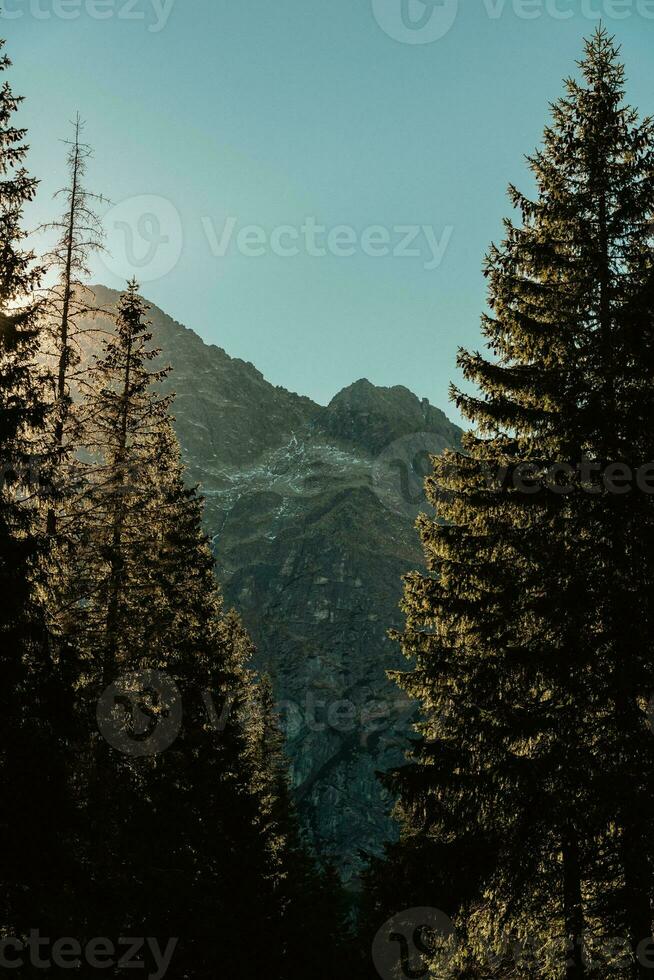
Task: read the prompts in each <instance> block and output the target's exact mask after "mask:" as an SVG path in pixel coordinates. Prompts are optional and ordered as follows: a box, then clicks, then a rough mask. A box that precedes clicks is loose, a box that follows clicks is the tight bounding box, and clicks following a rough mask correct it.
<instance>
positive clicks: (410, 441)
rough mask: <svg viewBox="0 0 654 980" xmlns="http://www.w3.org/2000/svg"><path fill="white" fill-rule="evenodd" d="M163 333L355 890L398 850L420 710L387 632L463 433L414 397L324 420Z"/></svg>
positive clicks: (378, 399) (195, 464)
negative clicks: (382, 776)
mask: <svg viewBox="0 0 654 980" xmlns="http://www.w3.org/2000/svg"><path fill="white" fill-rule="evenodd" d="M94 290H95V293H96V297H97V302H98V303H99V304H100V305H102V306H105V307H111V306H113V305H114V304H115V302H116V299H117V294H116V293H114V292H113V291H111V290H108V289H106V288H104V287H94ZM150 319H151V320H152V324H153V326H152V329H153V333H154V338H155V341H156V343H157V345H158V346H159V347H161V349H162V361H163V362H164V363H170V364H172V366H173V368H174V371H173V374H172V375H171V377H170V379H169V380H168V382H167V384H168V386H169V387H170V389H171V390H174V391H175V392H176V399H175V404H174V409H173V411H174V414H175V416H176V428H177V433H178V436H179V439H180V442H181V444H182V449H183V454H184V459H185V462H186V464H187V466H188V469H189V473H190V477H191V479H192V480H193V481H196V482H198V483H200V484H201V487H202V491H203V493H204V495H205V497H206V500H207V510H206V520H207V528H208V531H209V534H210V536H211V539H212V544H213V549H214V553H215V556H216V561H217V574H218V577H219V579H220V581H221V583H222V586H223V590H224V593H225V597H226V600H227V602H228V604H230V605H233V606H235V607H236V609H237V610H238V611H239V613H240V614H241V616H242V617H243V620H244V622H245V624H246V626H247V628H248V630H249V631H250V633H251V635H252V637H253V639H254V641H255V643H256V645H257V649H258V654H257V664H256V666H257V667H258V668H259V669H260V670H261V671H262V672H266V673H268V674H269V675H270V677H271V678H272V681H273V684H274V687H275V691H276V696H277V698H278V700H279V702H280V717H281V719H282V723H283V727H284V728H285V731H286V735H287V740H288V755H289V759H290V762H291V770H292V780H293V786H294V789H295V793H296V797H297V801H298V806H299V809H300V812H301V814H302V816H303V818H304V820H305V822H306V825H307V827H308V828H309V830H310V833H311V836H312V838H313V840H314V842H315V845H316V847H317V849H318V850H319V851H320V852H321V853H323V854H325V855H328V856H329V857H330V858H331V859H332V860H333V861H334V862H335V863H336V865H337V866H338V867H339V868H340V870H341V872H342V874H343V876H344V878H345V880H346V881H348V880H353V879H356V875H357V873H358V871H359V869H360V867H361V854H362V853H377V852H379V850H380V848H381V846H382V844H383V842H384V841H385V840H387V839H388V838H389V837H391V836H392V835H393V832H394V828H393V824H392V822H391V820H390V815H389V811H390V806H391V802H392V801H390V800H388V799H387V798H386V797H385V794H384V792H383V790H382V788H381V786H380V784H379V781H378V779H377V778H376V772H377V771H380V770H384V769H387V768H389V767H390V766H392V765H395V764H398V763H400V762H401V761H402V759H403V754H404V751H405V749H406V745H407V738H408V736H409V734H410V720H411V716H412V707H411V705H410V704H407V703H406V702H405V701H404V700H403V699H402V697H401V696H400V694H399V692H398V690H397V689H396V687H395V686H394V685H393V684H392V683H391V682H390V681H389V680H387V678H386V676H385V671H387V670H389V669H394V668H398V667H399V668H400V669H402V668H403V665H404V664H405V662H404V661H403V659H402V657H401V655H400V654H399V651H398V649H397V647H396V645H395V644H394V643H392V642H391V641H390V640H389V639H388V637H387V630H388V629H389V628H391V627H393V626H398V625H400V622H401V614H400V612H399V609H398V602H399V598H400V594H401V588H402V585H401V578H402V575H403V574H404V573H405V572H406V571H407V570H409V569H411V568H416V567H418V566H419V565H420V564H421V562H422V555H421V550H420V546H419V542H418V538H417V534H416V532H415V529H414V528H413V522H414V518H415V516H416V514H417V513H418V511H419V510H420V509H421V508H422V507H423V506H424V498H423V497H422V493H421V481H422V475H423V474H424V472H425V471H426V463H427V461H428V455H429V454H430V453H431V454H435V453H438V452H440V451H442V450H443V449H444V448H446V447H451V446H456V445H458V443H459V439H460V430H459V429H458V428H457V427H456V426H455V425H453V424H452V423H451V422H449V421H448V419H447V418H446V417H445V415H444V414H443V413H442V412H441V411H439V410H438V409H436V408H434V407H433V406H432V405H430V404H429V403H428V402H427V401H426V400H423V401H420V400H419V399H418V398H416V396H415V395H413V394H412V393H411V392H410V391H409V390H408V389H406V388H402V387H395V388H378V387H375V386H374V385H372V384H370V382H368V381H365V380H362V381H357V382H356V383H355V384H353V385H351V386H350V387H349V388H346V389H344V390H343V391H341V392H340V393H339V394H338V395H336V397H335V398H334V399H333V400H332V402H331V403H330V404H329V405H328V406H327V407H326V408H325V407H321V406H319V405H317V404H315V403H314V402H312V401H311V400H310V399H308V398H303V397H300V396H298V395H295V394H292V393H290V392H288V391H286V390H285V389H283V388H279V387H275V386H273V385H271V384H269V383H268V382H267V381H266V380H265V379H264V378H263V376H262V375H261V374H260V372H259V371H257V370H256V368H255V367H254V366H253V365H252V364H249V363H246V362H244V361H241V360H237V359H234V358H231V357H229V356H228V355H227V354H226V353H225V352H224V351H223V350H221V349H220V348H218V347H215V346H208V345H206V344H205V343H204V342H203V341H202V340H201V338H200V337H198V336H197V334H195V333H193V331H191V330H189V329H187V328H185V327H183V326H181V325H180V324H179V323H176V322H175V321H173V320H171V319H170V318H169V317H167V316H166V315H165V314H164V313H162V312H161V311H160V310H158V309H156V308H153V309H152V310H151V312H150Z"/></svg>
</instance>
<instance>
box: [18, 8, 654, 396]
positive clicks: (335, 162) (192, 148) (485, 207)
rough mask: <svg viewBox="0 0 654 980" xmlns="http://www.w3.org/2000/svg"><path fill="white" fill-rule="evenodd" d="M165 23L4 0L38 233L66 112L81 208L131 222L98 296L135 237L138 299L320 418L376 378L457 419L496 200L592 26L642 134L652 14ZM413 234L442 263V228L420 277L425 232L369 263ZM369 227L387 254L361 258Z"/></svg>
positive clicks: (207, 12)
mask: <svg viewBox="0 0 654 980" xmlns="http://www.w3.org/2000/svg"><path fill="white" fill-rule="evenodd" d="M162 2H163V7H164V8H166V7H167V5H168V4H170V2H171V0H130V2H129V5H127V0H5V3H4V4H3V6H4V7H5V10H6V11H7V13H9V14H10V16H11V19H7V20H5V22H4V23H0V32H1V33H2V35H4V36H5V37H6V38H7V42H8V45H7V50H8V53H9V54H10V56H11V57H12V59H13V61H14V68H13V69H12V72H11V80H12V84H13V86H14V89H15V90H16V91H17V92H19V93H22V94H24V95H25V96H26V97H27V101H26V103H25V105H24V107H23V108H22V110H21V122H22V123H23V124H24V125H26V126H28V127H29V130H30V143H31V147H32V150H31V154H30V158H29V166H30V168H31V170H32V171H33V173H34V174H35V175H36V176H38V177H40V178H41V179H42V186H41V192H40V196H39V201H38V204H37V206H36V207H35V208H33V209H31V210H30V214H29V219H30V222H34V223H36V222H37V221H40V220H44V219H46V218H48V217H50V216H51V215H52V214H53V203H52V201H51V195H52V192H53V191H54V190H55V188H56V187H57V186H58V185H59V184H60V183H61V180H62V175H63V162H64V159H63V156H64V150H63V147H62V146H61V145H60V144H59V143H58V139H59V138H60V137H62V136H66V135H67V129H68V127H67V123H68V120H69V119H70V118H71V117H72V116H73V115H74V113H75V112H76V111H78V110H79V112H80V113H81V114H82V116H83V117H84V118H85V119H86V121H87V127H86V136H87V138H88V140H89V141H90V142H91V143H93V145H94V147H95V159H94V161H93V162H92V164H91V167H90V171H89V177H88V183H89V185H90V187H91V188H93V189H95V190H97V191H102V192H103V193H104V194H106V195H107V196H108V197H110V198H111V199H112V201H114V202H123V201H124V200H128V203H127V204H126V205H123V206H122V207H121V208H119V209H118V210H117V211H116V212H114V213H113V214H112V215H109V227H110V230H111V229H113V231H112V234H111V236H110V240H111V243H112V245H113V246H114V248H115V250H116V251H117V252H119V253H120V251H121V248H120V242H121V239H120V236H121V235H122V236H123V238H122V241H123V255H122V258H121V256H120V254H119V255H117V256H116V257H115V258H114V260H112V262H111V263H110V264H111V269H106V268H105V267H104V266H103V264H102V262H101V261H100V260H99V259H97V260H95V261H94V270H93V271H94V275H93V278H94V279H95V280H97V281H102V282H105V283H107V284H108V285H111V286H120V285H121V279H120V273H121V272H122V271H123V266H124V265H125V261H126V260H125V248H124V243H125V242H126V241H127V238H126V233H127V234H129V227H130V226H131V227H132V237H133V254H134V255H135V256H137V259H138V260H139V261H144V259H141V258H140V257H145V256H146V254H147V253H148V249H149V246H150V244H152V245H153V246H154V245H156V244H157V242H159V236H160V235H164V236H166V237H167V238H168V239H169V241H168V242H167V243H164V244H163V245H161V246H160V250H159V252H158V254H156V249H155V251H154V252H152V253H151V254H152V255H154V259H153V261H152V262H151V263H149V264H148V263H146V264H145V265H144V266H143V270H144V271H145V273H147V274H148V276H149V277H150V280H151V281H149V282H147V283H145V284H144V286H143V292H144V293H145V294H146V295H147V296H148V297H149V298H150V299H152V300H153V301H154V302H156V303H157V304H158V305H159V306H161V307H162V308H163V309H165V310H166V311H167V312H169V313H170V314H171V315H173V316H174V317H176V318H177V319H179V320H181V321H182V322H184V323H185V324H187V325H188V326H190V327H193V329H195V330H196V331H197V332H198V333H199V334H200V335H201V336H202V337H203V338H204V339H205V340H207V341H208V342H212V343H216V344H219V345H220V346H222V347H224V348H225V349H226V350H227V352H228V353H230V354H232V355H234V356H238V357H242V358H245V359H246V360H251V361H253V362H254V363H255V364H256V365H257V367H258V368H259V369H260V370H261V371H263V373H264V374H265V375H266V377H267V378H268V379H269V380H270V381H272V382H274V383H275V384H281V385H284V386H285V387H288V388H291V389H293V390H295V391H298V392H301V393H304V394H308V395H310V396H312V397H313V398H315V399H316V400H318V401H320V402H323V403H324V402H327V401H328V400H329V399H330V398H331V397H332V396H333V395H334V394H335V393H336V392H337V391H338V390H339V389H340V388H342V387H343V386H345V385H347V384H349V383H350V382H352V381H353V380H355V379H357V378H359V377H363V376H365V377H368V378H369V379H370V380H371V381H373V382H375V383H377V384H382V385H391V384H404V385H407V386H408V387H409V388H411V389H413V390H414V391H415V392H416V393H417V394H418V395H420V396H426V397H428V398H429V399H430V400H431V401H432V402H434V403H435V404H437V405H439V406H440V407H443V408H445V409H446V410H448V411H450V414H452V415H453V414H454V410H453V409H452V408H448V404H447V386H448V382H449V381H450V380H451V379H456V369H455V365H454V358H455V355H456V349H457V346H458V345H460V344H461V345H466V346H472V347H477V346H478V345H479V342H480V341H479V314H480V311H481V310H482V308H483V305H484V298H485V284H484V280H483V277H482V274H481V265H482V259H483V255H484V252H485V251H486V248H487V246H488V243H489V242H490V241H491V240H492V239H494V238H495V239H497V238H499V237H500V236H501V219H502V217H503V215H505V214H507V213H508V203H507V200H506V196H505V190H506V185H507V182H508V181H509V180H512V181H514V182H516V183H517V184H518V185H519V186H522V187H523V188H526V189H529V188H530V180H529V177H528V174H527V171H526V168H525V164H524V161H523V154H524V153H525V152H530V151H531V150H532V149H533V148H534V147H535V145H536V144H537V143H538V141H539V139H540V135H541V132H542V128H543V125H544V123H545V121H546V118H547V106H548V101H549V100H551V99H554V98H556V97H557V96H558V95H559V94H560V92H561V78H562V77H563V76H564V75H566V74H569V73H571V72H573V71H574V70H575V65H574V63H575V60H576V59H577V58H578V57H579V56H580V54H581V43H582V37H583V36H584V35H587V34H590V33H591V32H592V30H593V29H594V27H595V25H596V24H597V22H598V16H597V15H596V14H594V13H593V11H595V12H598V11H602V13H603V19H604V21H605V23H606V24H607V25H608V27H609V28H610V29H611V30H612V32H614V33H616V34H617V35H618V38H619V39H620V41H621V42H622V44H623V53H624V57H625V60H626V62H627V68H628V75H629V97H630V101H632V102H633V103H635V104H636V105H637V106H639V107H640V109H641V111H642V112H643V113H647V112H653V111H654V84H653V82H654V61H653V59H652V50H654V48H653V44H652V42H653V41H654V3H653V2H652V0H633V2H631V0H583V2H582V0H542V2H541V0H529V2H527V3H519V2H518V0H506V2H504V0H460V3H459V4H458V5H457V3H456V0H444V6H442V7H439V6H438V5H437V6H436V7H435V8H434V9H433V10H431V9H429V8H427V7H425V5H424V4H422V3H421V2H420V0H330V2H326V0H276V2H272V0H176V2H174V3H173V5H172V8H171V9H169V10H168V11H166V10H165V9H164V10H163V13H162V12H161V10H162ZM431 2H433V0H430V3H431ZM402 3H405V5H406V9H405V11H404V13H405V22H403V21H402V19H401V13H402V10H401V6H402ZM557 11H559V12H561V13H562V14H566V12H567V13H572V16H569V17H567V16H565V17H564V16H558V15H556V12H557ZM166 13H168V14H169V16H168V18H167V20H166ZM616 13H620V14H621V19H617V18H616V16H615V15H616ZM62 14H65V15H66V16H67V17H68V18H70V19H64V18H63V17H62ZM99 14H103V16H104V17H105V19H99ZM525 14H527V15H528V16H525ZM625 14H626V16H624V15H625ZM16 15H18V16H16ZM454 15H456V18H455V19H454V23H453V24H452V26H451V27H450V29H449V30H447V31H446V30H445V29H446V28H447V26H448V23H449V21H448V18H449V20H450V21H451V20H452V19H453V18H454ZM555 15H556V16H555ZM407 16H408V17H409V18H412V19H413V22H414V27H411V25H410V23H409V24H408V26H407V23H406V17H407ZM421 17H422V20H424V21H425V24H426V26H425V27H424V28H420V27H419V26H418V27H416V26H415V25H419V24H420V23H421V20H420V18H421ZM153 28H154V29H153ZM426 32H431V33H432V34H439V33H442V34H443V36H442V37H439V38H436V39H434V40H432V39H431V37H430V36H428V35H427V33H426ZM407 40H409V41H411V42H415V41H418V40H419V41H421V42H423V41H424V42H425V43H406V41H407ZM143 195H149V196H154V197H155V198H156V199H157V200H156V201H155V202H154V203H152V201H150V202H145V204H144V203H143V202H142V200H139V199H140V198H142V196H143ZM133 199H136V201H134V200H133ZM160 199H163V203H162V200H160ZM165 202H169V204H166V203H165ZM105 210H106V209H105ZM141 212H143V214H142V213H141ZM150 213H151V214H154V215H155V217H156V219H157V221H158V222H159V226H158V227H157V225H156V223H155V224H154V225H153V222H152V219H151V218H149V217H148V214H150ZM177 215H179V223H180V224H179V228H178V227H177V225H176V222H177V220H178V219H177V217H176V216H177ZM230 218H231V219H232V225H233V226H234V236H233V239H232V241H231V242H230V244H229V246H228V247H227V248H226V249H223V251H224V253H225V254H224V255H222V256H221V255H218V254H215V252H216V250H217V246H219V244H220V238H221V236H222V234H223V228H224V226H225V223H226V221H227V220H228V219H230ZM307 218H314V219H315V221H316V223H317V224H319V225H323V226H325V227H326V228H327V229H332V228H334V227H335V226H339V225H345V226H348V227H349V228H351V229H352V231H345V232H343V231H341V232H334V236H336V237H335V238H334V239H333V240H332V245H331V250H330V248H327V249H326V251H327V254H326V255H322V254H314V255H311V254H307V249H308V248H309V249H311V250H312V251H318V252H319V251H321V245H322V244H324V242H323V241H322V240H320V239H316V243H314V246H313V248H311V244H310V243H309V244H307V242H306V238H305V237H304V236H305V234H306V233H303V232H301V231H299V229H300V228H301V226H302V225H304V224H305V223H306V219H307ZM139 222H140V224H139ZM247 225H255V226H260V227H261V228H262V229H264V230H265V232H266V233H267V234H269V233H270V232H272V231H273V230H274V229H276V228H277V229H279V227H280V226H282V225H284V226H290V230H289V229H288V228H287V229H286V231H285V232H283V233H281V237H280V240H279V244H280V246H281V248H282V249H285V250H289V251H291V250H293V249H294V250H295V251H298V252H299V254H297V255H292V256H291V255H281V254H277V253H278V252H279V251H280V249H279V248H277V247H276V248H275V249H273V248H272V247H271V246H270V243H269V241H267V242H266V243H265V244H264V245H263V246H261V243H259V245H258V247H255V246H256V242H255V243H254V246H253V245H252V244H250V245H249V246H248V245H247V243H246V247H245V248H243V247H241V248H240V249H239V247H238V246H237V244H235V239H236V236H237V235H238V233H239V231H240V229H241V228H243V227H244V226H247ZM411 225H416V226H427V227H428V228H430V229H433V235H434V236H435V241H436V242H438V241H439V240H441V236H442V235H443V233H444V230H445V229H448V228H449V229H450V230H449V232H448V235H450V236H451V237H449V239H448V238H447V237H446V238H445V239H442V241H443V242H447V248H446V249H445V252H444V255H443V257H442V261H441V262H440V264H439V265H438V266H437V267H435V268H425V266H426V265H433V264H434V262H433V260H432V255H433V252H432V251H431V250H430V248H429V246H428V245H427V240H426V239H425V238H424V236H423V233H422V232H421V234H420V236H419V238H418V239H417V240H416V241H415V242H414V244H413V248H414V249H415V248H418V250H419V251H420V256H419V257H416V256H413V257H400V256H396V255H392V254H389V255H386V256H378V255H374V254H366V252H372V253H374V252H380V251H384V250H385V249H386V250H387V251H388V250H389V249H393V248H395V247H396V246H397V245H398V244H399V240H400V238H401V237H403V236H404V234H405V233H404V232H402V233H400V232H396V231H394V229H395V228H397V227H398V226H411ZM371 226H381V229H382V231H380V230H379V228H378V229H377V230H373V231H371V232H368V233H367V235H368V237H367V238H366V236H365V235H363V233H364V230H365V229H368V228H370V227H371ZM180 229H181V230H180ZM384 229H385V231H384ZM293 230H295V231H293ZM294 234H295V235H296V236H297V237H298V241H297V242H295V241H294V240H293V237H292V236H293V235H294ZM339 235H340V236H342V237H338V236H339ZM386 235H387V236H388V238H385V236H386ZM180 236H182V237H180ZM352 236H356V237H355V239H354V243H353V239H352ZM362 236H363V237H362ZM324 238H326V236H323V239H324ZM212 239H213V250H212V247H211V243H212ZM334 242H335V243H336V244H335V245H334ZM255 251H263V252H264V254H263V255H259V256H255V255H253V254H249V253H250V252H255ZM339 251H340V252H347V251H354V254H353V255H349V256H347V257H346V256H345V255H344V254H343V255H339V254H334V253H335V252H339ZM180 253H181V254H180ZM170 265H172V268H170V269H169V268H168V266H170ZM136 272H137V274H138V272H139V269H138V268H137V269H136Z"/></svg>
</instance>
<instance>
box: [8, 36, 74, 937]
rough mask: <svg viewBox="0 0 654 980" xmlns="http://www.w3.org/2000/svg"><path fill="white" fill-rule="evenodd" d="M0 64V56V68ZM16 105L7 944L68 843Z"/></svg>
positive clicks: (44, 924) (47, 896)
mask: <svg viewBox="0 0 654 980" xmlns="http://www.w3.org/2000/svg"><path fill="white" fill-rule="evenodd" d="M3 45H4V42H0V48H2V47H3ZM10 64H11V62H10V61H9V59H8V57H7V56H6V55H5V54H2V55H1V56H0V71H5V70H6V69H7V68H8V67H9V66H10ZM20 101H21V100H20V99H19V98H17V97H16V96H14V95H13V93H12V90H11V87H10V85H9V83H7V82H5V83H4V84H3V86H2V88H1V89H0V178H1V179H0V477H1V478H0V779H1V781H2V787H3V791H2V792H3V799H2V806H1V807H0V841H1V843H2V850H3V861H2V870H1V871H0V930H2V931H3V932H6V931H9V932H10V933H11V934H12V935H22V934H24V933H25V932H26V931H28V930H29V928H36V927H40V928H52V927H53V924H54V923H55V922H56V921H57V919H58V915H59V914H61V915H62V916H64V917H65V911H64V908H65V899H66V893H65V889H64V888H62V874H63V869H64V868H65V867H66V864H67V857H68V856H69V855H70V851H69V850H68V848H67V844H69V843H70V839H68V840H67V839H66V831H65V830H62V821H64V820H65V818H66V816H69V810H68V803H67V801H68V797H67V779H66V771H65V766H64V756H63V754H62V742H63V741H64V739H65V736H66V731H65V726H62V725H59V724H58V722H59V721H60V720H61V719H60V717H59V716H58V714H57V712H58V711H59V710H60V709H61V708H62V707H63V705H62V703H61V702H62V690H61V689H60V688H59V684H58V682H59V673H58V668H57V665H56V664H54V663H52V662H51V660H50V658H49V653H48V645H47V642H46V636H45V627H44V620H43V616H42V614H41V610H40V608H39V604H38V602H37V598H36V590H35V586H34V572H35V568H36V564H37V561H38V558H39V555H40V553H41V551H42V547H43V541H42V539H41V537H40V536H39V533H38V527H37V523H36V520H35V517H36V508H35V504H34V498H35V495H36V492H37V489H38V461H37V460H35V458H34V453H33V445H32V440H33V436H34V433H35V432H38V431H39V430H40V429H41V428H42V427H43V425H44V422H45V414H46V405H45V399H44V390H43V389H44V377H43V375H42V373H41V372H40V370H39V369H38V367H37V364H36V351H37V347H38V342H39V314H40V304H39V302H38V301H36V300H35V298H34V293H35V290H36V288H37V286H38V283H39V280H40V275H41V270H40V269H39V268H38V267H37V265H36V263H35V261H34V256H33V254H32V253H31V252H30V251H29V250H28V249H27V248H25V241H24V240H25V237H26V235H25V232H24V231H23V229H22V219H23V210H24V207H25V205H26V204H27V203H28V202H29V201H31V200H32V199H33V197H34V194H35V191H36V186H37V182H36V181H35V180H34V179H33V178H31V177H30V176H29V174H28V173H27V171H26V170H25V168H24V166H23V161H24V158H25V154H26V151H27V147H26V146H25V144H24V142H23V141H24V137H25V131H24V130H22V129H18V128H16V127H15V126H14V124H13V122H12V119H13V116H14V113H15V111H16V109H17V108H18V106H19V103H20ZM52 808H54V814H51V809H52ZM68 831H70V827H69V828H68ZM44 854H47V855H48V860H47V862H42V859H41V858H42V855H44ZM57 895H58V896H59V901H58V903H57V899H56V897H55V896H57Z"/></svg>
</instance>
